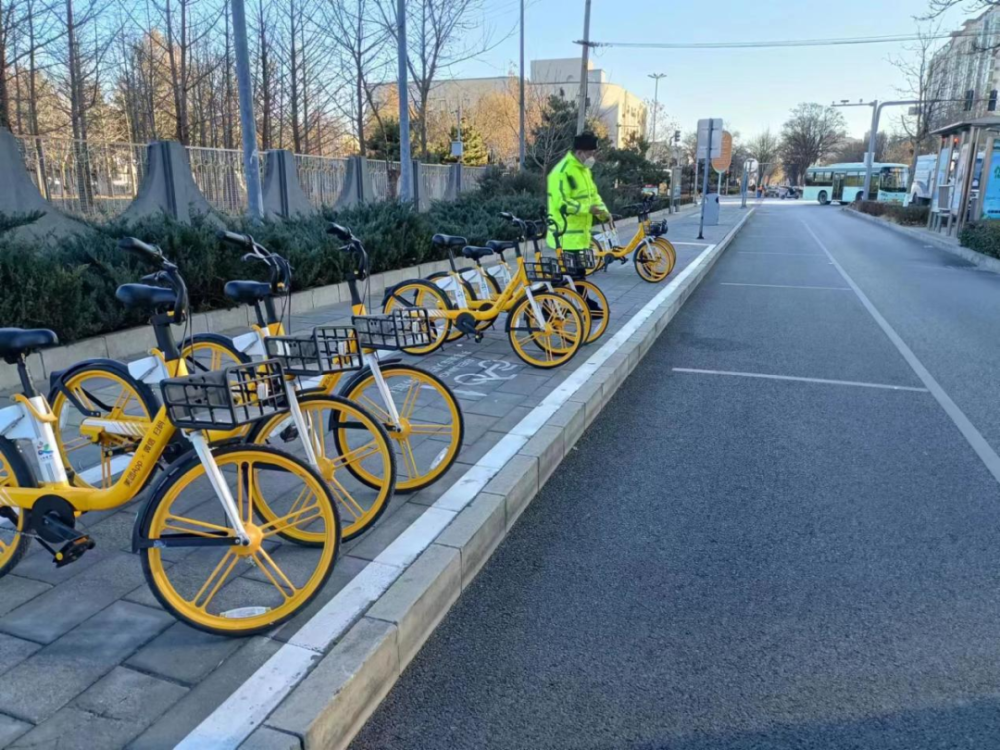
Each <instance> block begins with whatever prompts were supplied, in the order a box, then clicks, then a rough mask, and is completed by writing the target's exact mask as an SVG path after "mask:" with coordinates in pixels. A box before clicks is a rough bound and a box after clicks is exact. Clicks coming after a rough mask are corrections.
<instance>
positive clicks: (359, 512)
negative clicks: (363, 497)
mask: <svg viewBox="0 0 1000 750" xmlns="http://www.w3.org/2000/svg"><path fill="white" fill-rule="evenodd" d="M328 484H329V485H330V490H331V491H332V492H333V494H334V496H335V497H336V498H337V501H338V502H339V503H340V504H341V505H342V506H344V509H345V510H346V511H347V512H348V513H350V514H351V515H352V516H353V517H354V518H355V519H358V518H361V517H362V516H363V515H364V514H365V509H364V508H362V507H361V505H360V504H359V503H358V501H357V500H355V499H354V497H353V496H352V495H351V493H350V492H348V491H347V488H346V487H344V485H342V484H341V483H340V482H339V481H337V478H336V477H330V479H329V481H328Z"/></svg>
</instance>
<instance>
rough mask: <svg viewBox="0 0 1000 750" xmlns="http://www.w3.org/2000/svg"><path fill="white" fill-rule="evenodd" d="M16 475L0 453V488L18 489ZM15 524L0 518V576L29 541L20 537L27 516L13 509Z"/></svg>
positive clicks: (8, 570)
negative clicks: (15, 518)
mask: <svg viewBox="0 0 1000 750" xmlns="http://www.w3.org/2000/svg"><path fill="white" fill-rule="evenodd" d="M18 486H19V482H18V481H17V475H16V474H15V473H14V468H13V467H12V466H11V465H10V462H9V461H8V460H7V457H6V456H4V455H3V453H2V452H0V487H18ZM14 512H15V513H16V514H17V523H16V524H14V523H11V522H10V521H8V520H7V519H4V518H0V576H3V575H6V574H7V573H8V572H10V568H12V567H13V565H15V564H16V563H17V561H18V560H19V559H20V557H21V555H23V554H24V551H23V549H22V548H23V545H26V544H29V543H30V540H29V539H28V538H27V537H25V536H22V534H23V532H24V524H25V520H26V518H27V515H26V514H25V512H24V511H23V510H21V509H20V508H14Z"/></svg>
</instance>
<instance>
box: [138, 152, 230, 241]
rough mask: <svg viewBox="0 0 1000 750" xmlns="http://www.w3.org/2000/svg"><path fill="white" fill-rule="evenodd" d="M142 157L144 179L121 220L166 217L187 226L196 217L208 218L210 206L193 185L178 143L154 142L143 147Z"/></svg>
mask: <svg viewBox="0 0 1000 750" xmlns="http://www.w3.org/2000/svg"><path fill="white" fill-rule="evenodd" d="M146 154H147V159H146V162H147V165H146V175H145V177H143V180H142V184H141V185H140V186H139V191H138V193H137V194H136V196H135V200H134V201H132V204H131V205H130V206H129V207H128V208H127V209H125V213H123V214H122V218H123V219H125V220H126V221H136V220H138V219H144V218H146V217H148V216H160V215H162V214H167V215H168V216H170V217H172V218H174V219H176V220H177V221H180V222H183V223H185V224H188V223H190V221H191V217H192V216H194V215H196V214H204V215H209V216H210V215H212V213H213V211H212V206H211V205H210V204H209V202H208V201H207V200H206V199H205V196H204V195H202V194H201V191H200V190H199V189H198V186H197V185H196V184H195V181H194V176H193V175H192V174H191V164H190V162H189V161H188V157H187V152H186V151H185V150H184V147H183V146H182V145H181V144H180V143H178V142H177V141H154V142H153V143H150V144H149V145H148V146H147V147H146Z"/></svg>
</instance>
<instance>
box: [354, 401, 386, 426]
mask: <svg viewBox="0 0 1000 750" xmlns="http://www.w3.org/2000/svg"><path fill="white" fill-rule="evenodd" d="M358 403H359V404H361V406H364V407H365V408H366V409H368V411H370V412H371V413H372V415H374V417H375V418H376V419H378V421H379V422H383V423H384V424H389V423H390V422H392V417H391V416H390V415H389V412H388V411H387V410H386V409H384V408H383V407H382V406H381V405H380V404H376V403H375V402H374V401H372V400H371V399H370V398H368V396H367V395H365V394H362V395H361V398H360V399H358Z"/></svg>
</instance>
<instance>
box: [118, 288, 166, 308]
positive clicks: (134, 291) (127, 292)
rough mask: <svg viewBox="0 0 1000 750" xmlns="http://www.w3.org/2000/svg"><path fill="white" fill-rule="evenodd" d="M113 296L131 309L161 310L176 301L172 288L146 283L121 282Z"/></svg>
mask: <svg viewBox="0 0 1000 750" xmlns="http://www.w3.org/2000/svg"><path fill="white" fill-rule="evenodd" d="M115 297H117V298H118V301H119V302H121V303H122V304H123V305H125V307H127V308H129V309H131V310H161V309H165V308H169V307H173V306H174V305H175V304H176V303H177V295H176V294H174V290H173V289H166V288H164V287H162V286H149V285H148V284H122V285H121V286H120V287H118V289H117V290H116V291H115Z"/></svg>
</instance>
